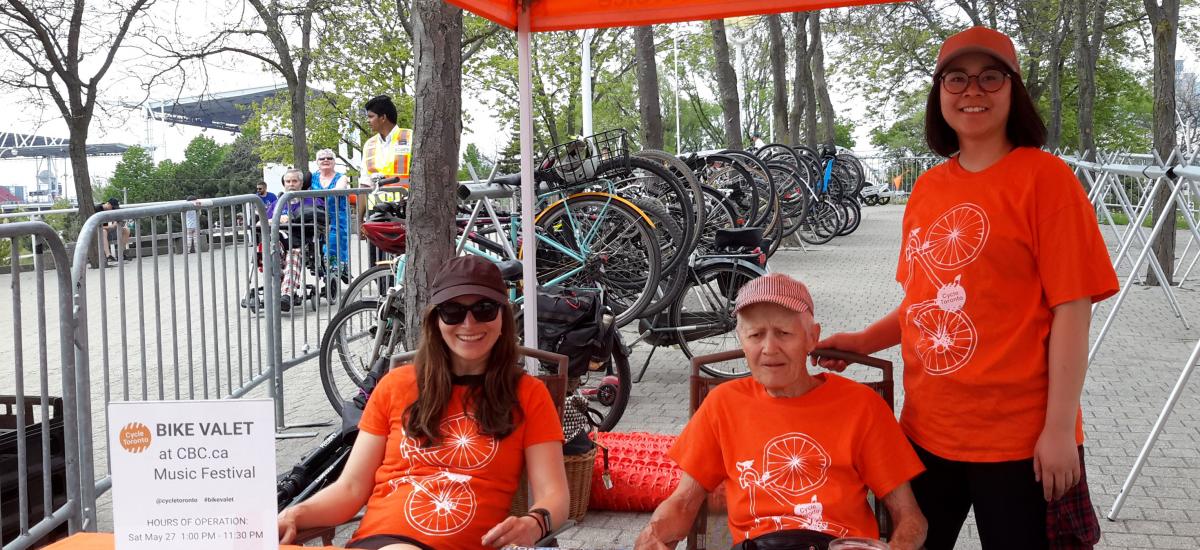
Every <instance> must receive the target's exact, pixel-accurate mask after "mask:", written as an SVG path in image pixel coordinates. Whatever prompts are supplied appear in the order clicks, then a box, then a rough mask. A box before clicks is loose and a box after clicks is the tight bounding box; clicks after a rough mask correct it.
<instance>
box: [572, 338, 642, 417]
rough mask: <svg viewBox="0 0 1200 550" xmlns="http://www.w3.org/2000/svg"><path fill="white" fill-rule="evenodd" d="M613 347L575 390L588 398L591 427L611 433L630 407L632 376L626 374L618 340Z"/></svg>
mask: <svg viewBox="0 0 1200 550" xmlns="http://www.w3.org/2000/svg"><path fill="white" fill-rule="evenodd" d="M617 334H618V336H617V338H618V340H617V342H616V343H614V345H613V350H612V354H611V355H610V356H609V357H608V358H607V360H605V361H604V362H603V363H600V364H593V365H592V366H593V367H594V368H595V370H591V369H589V370H588V372H587V374H584V375H583V376H582V377H580V378H579V379H578V380H577V381H576V382H575V384H577V388H576V389H575V391H577V392H579V393H580V394H581V395H583V396H584V397H586V398H587V400H588V405H587V418H588V422H589V423H590V424H591V425H592V427H594V428H596V429H597V430H599V431H602V432H610V431H612V430H613V428H616V427H617V422H619V421H620V420H621V415H623V414H625V407H627V406H628V405H629V390H630V388H631V387H632V386H633V377H632V376H631V375H630V373H629V356H627V355H625V352H624V346H623V345H621V342H620V340H619V338H620V336H619V334H620V333H619V332H618V333H617Z"/></svg>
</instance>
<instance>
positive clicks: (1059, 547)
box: [1046, 446, 1100, 550]
mask: <svg viewBox="0 0 1200 550" xmlns="http://www.w3.org/2000/svg"><path fill="white" fill-rule="evenodd" d="M1046 537H1047V538H1048V539H1049V540H1050V548H1051V550H1079V549H1090V548H1092V546H1093V545H1095V544H1096V543H1097V542H1100V522H1099V520H1097V518H1096V510H1095V508H1094V507H1093V506H1092V497H1091V494H1090V493H1089V492H1088V486H1087V468H1085V467H1084V464H1083V447H1082V446H1080V447H1079V483H1078V484H1076V485H1075V487H1073V488H1071V490H1070V491H1067V494H1065V495H1063V497H1062V498H1060V499H1058V500H1055V501H1053V502H1051V503H1050V504H1048V505H1047V506H1046Z"/></svg>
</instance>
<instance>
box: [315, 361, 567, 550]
mask: <svg viewBox="0 0 1200 550" xmlns="http://www.w3.org/2000/svg"><path fill="white" fill-rule="evenodd" d="M518 351H519V352H520V354H521V356H522V357H532V358H534V359H538V360H541V361H549V362H553V363H558V372H557V373H556V374H539V375H538V376H537V379H538V380H541V381H542V383H543V384H545V385H546V389H547V390H549V391H550V399H551V400H553V401H554V409H555V411H557V412H558V418H559V421H560V422H561V421H562V405H563V400H564V399H566V393H567V362H568V360H567V356H565V355H561V354H558V353H551V352H548V351H543V350H540V349H532V348H527V347H525V346H520V347H519V349H518ZM416 355H417V352H415V351H409V352H405V353H401V354H397V355H393V356H392V364H393V365H397V364H400V365H403V364H405V363H409V362H412V360H413V358H414V357H416ZM362 517H363V516H362V512H359V513H358V514H357V515H355V516H354V517H353V518H351V519H350V521H348V522H346V523H343V524H341V525H334V526H329V527H313V528H309V529H303V530H301V531H300V532H298V533H296V540H295V542H294V544H298V545H303V544H305V543H307V542H310V541H313V540H317V539H320V540H321V544H323V545H325V546H333V537H334V536H335V534H336V533H337V529H338V528H339V527H342V526H343V525H349V524H352V523H358V522H359V521H361V520H362ZM574 526H575V522H574V521H573V520H570V519H568V520H566V521H565V522H563V524H562V525H560V526H558V528H556V529H554V530H553V531H551V532H550V533H547V534H546V536H545V537H543V538H542V539H541V540H539V541H537V542H536V543H535V544H534V546H536V547H542V546H546V545H550V544H553V543H554V540H555V538H556V537H557V536H558V535H560V534H562V533H563V532H564V531H566V530H567V529H570V528H572V527H574Z"/></svg>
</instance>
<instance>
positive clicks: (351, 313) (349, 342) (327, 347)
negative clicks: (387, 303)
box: [319, 301, 399, 416]
mask: <svg viewBox="0 0 1200 550" xmlns="http://www.w3.org/2000/svg"><path fill="white" fill-rule="evenodd" d="M378 310H379V302H367V301H359V302H351V303H349V304H347V305H346V307H344V308H342V309H341V311H338V312H337V314H335V315H334V316H333V318H332V319H330V320H329V326H328V327H326V328H325V334H324V335H323V336H322V337H321V349H320V353H319V366H320V370H321V386H322V387H323V388H324V389H325V397H327V398H328V399H329V404H330V405H332V406H333V410H334V411H337V414H338V415H339V416H340V415H341V414H342V405H343V403H344V402H345V401H346V400H348V399H353V398H354V397H355V396H357V395H358V394H359V392H360V391H362V387H363V380H364V379H365V378H366V376H367V373H368V372H370V370H371V364H372V363H373V362H374V360H375V359H376V351H375V350H376V346H375V343H376V340H377V336H380V335H379V334H378V333H379V331H380V330H384V331H389V332H388V333H387V334H384V335H382V339H383V341H385V342H386V341H388V340H390V339H391V338H392V337H393V335H392V334H391V333H390V331H391V330H394V329H395V328H396V327H398V326H399V325H398V324H397V323H388V322H384V323H380V319H379V315H378Z"/></svg>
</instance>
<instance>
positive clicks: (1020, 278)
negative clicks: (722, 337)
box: [818, 27, 1118, 550]
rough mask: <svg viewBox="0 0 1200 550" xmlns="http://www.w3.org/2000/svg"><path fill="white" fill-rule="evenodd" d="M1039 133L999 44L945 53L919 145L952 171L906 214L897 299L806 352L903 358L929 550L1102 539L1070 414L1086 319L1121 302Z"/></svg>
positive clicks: (937, 178)
mask: <svg viewBox="0 0 1200 550" xmlns="http://www.w3.org/2000/svg"><path fill="white" fill-rule="evenodd" d="M1045 133H1046V130H1045V126H1044V124H1043V123H1042V121H1041V119H1040V118H1039V117H1038V114H1037V111H1036V110H1035V108H1034V106H1033V102H1032V101H1031V100H1030V97H1029V93H1028V92H1027V91H1026V89H1025V86H1024V84H1023V83H1022V82H1021V73H1020V65H1019V64H1018V62H1017V55H1016V50H1015V48H1014V47H1013V44H1012V41H1011V40H1010V39H1009V38H1008V37H1007V36H1005V35H1003V34H1001V33H999V32H996V31H994V30H991V29H987V28H984V27H973V28H971V29H968V30H966V31H963V32H961V33H959V34H956V35H954V36H952V37H950V38H949V39H947V40H946V42H945V43H944V44H943V45H942V48H941V51H940V52H939V54H938V60H937V66H936V69H935V71H934V77H933V87H932V89H931V90H930V92H929V100H928V104H927V107H926V112H925V138H926V141H927V142H928V143H929V146H930V148H931V149H932V150H933V151H935V152H937V153H938V154H940V155H943V156H946V157H949V160H947V161H946V162H944V163H942V164H940V165H938V166H936V167H934V168H932V169H930V170H929V171H928V172H926V173H924V174H922V175H921V177H920V178H919V179H918V180H917V183H916V185H915V187H914V189H913V193H912V195H911V197H910V198H909V202H908V205H907V207H906V208H905V211H904V222H903V228H904V229H903V239H904V240H903V242H904V249H903V250H902V251H901V255H900V262H899V265H898V267H897V270H896V280H897V281H898V282H899V283H900V284H901V285H903V287H904V299H903V301H902V302H901V303H900V306H899V307H897V308H896V309H895V310H893V311H892V312H891V313H889V314H888V315H886V316H885V317H884V318H882V319H880V320H879V321H876V322H875V323H873V324H872V325H871V326H869V327H867V328H866V329H865V330H863V331H861V332H855V333H842V334H836V335H834V336H831V337H830V338H828V339H826V340H825V341H823V342H821V343H820V344H819V345H818V347H832V348H838V349H844V350H849V351H855V352H859V353H874V352H877V351H879V350H882V349H885V348H889V347H891V346H894V345H896V344H900V345H901V351H902V355H903V358H904V390H905V400H904V409H903V411H902V412H901V415H900V424H901V426H902V427H903V429H904V432H905V434H906V435H908V437H909V439H910V440H911V441H912V443H913V446H914V448H915V449H916V451H917V454H918V456H920V457H921V460H922V461H923V462H924V463H925V467H926V472H925V473H924V474H922V475H920V476H918V477H917V478H916V479H914V480H913V481H912V488H913V492H914V493H915V494H916V497H917V502H918V504H919V505H920V506H921V511H922V512H923V513H924V515H925V517H926V518H927V519H928V521H929V535H928V538H927V539H926V541H925V544H926V548H928V549H929V550H942V549H948V548H953V547H954V544H955V541H956V540H957V538H958V533H959V530H960V529H961V527H962V524H963V521H964V520H965V519H966V516H967V513H968V511H970V509H971V508H972V507H974V509H975V520H976V524H977V526H978V528H979V536H980V539H981V540H982V543H983V548H984V549H985V550H993V549H1006V550H1007V549H1014V548H1021V549H1023V550H1036V549H1041V548H1048V547H1050V545H1051V544H1053V545H1054V547H1055V548H1091V545H1092V544H1094V543H1095V542H1096V540H1098V538H1099V526H1098V525H1097V522H1096V517H1095V513H1094V511H1093V510H1092V508H1091V502H1090V499H1089V498H1088V493H1087V482H1086V478H1085V477H1084V475H1083V447H1082V444H1083V423H1082V416H1081V411H1080V408H1079V398H1080V394H1081V392H1082V390H1083V381H1084V375H1085V373H1086V370H1087V344H1088V324H1089V320H1090V313H1091V305H1092V303H1094V302H1097V301H1100V300H1103V299H1105V298H1107V297H1109V296H1111V295H1113V294H1114V293H1116V291H1117V289H1118V286H1117V279H1116V274H1115V273H1114V271H1113V268H1112V265H1111V263H1110V261H1109V257H1108V251H1107V249H1106V248H1105V245H1104V241H1103V239H1102V238H1101V236H1100V231H1099V228H1098V226H1097V225H1096V218H1095V214H1094V212H1093V211H1092V207H1091V204H1090V203H1089V202H1088V200H1087V197H1086V195H1085V193H1084V190H1083V187H1082V186H1081V185H1080V183H1079V181H1078V180H1077V179H1076V178H1075V176H1074V174H1073V173H1072V172H1071V169H1070V168H1069V167H1067V165H1066V164H1065V163H1063V162H1062V161H1061V160H1060V159H1058V158H1057V157H1055V156H1053V155H1051V154H1049V153H1046V152H1043V151H1041V149H1040V147H1041V146H1043V145H1044V144H1045ZM826 366H827V367H829V368H833V369H835V370H840V369H842V368H844V367H845V365H844V364H842V363H836V362H830V363H829V364H827V365H826Z"/></svg>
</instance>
